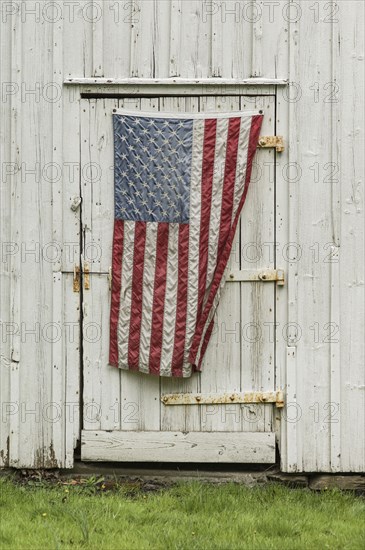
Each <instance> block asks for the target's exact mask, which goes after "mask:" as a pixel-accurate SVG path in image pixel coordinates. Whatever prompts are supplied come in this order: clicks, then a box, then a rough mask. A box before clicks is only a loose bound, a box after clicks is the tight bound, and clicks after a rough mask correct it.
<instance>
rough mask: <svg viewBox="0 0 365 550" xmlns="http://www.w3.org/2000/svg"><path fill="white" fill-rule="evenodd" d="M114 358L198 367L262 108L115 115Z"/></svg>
mask: <svg viewBox="0 0 365 550" xmlns="http://www.w3.org/2000/svg"><path fill="white" fill-rule="evenodd" d="M113 121H114V148H115V166H114V172H115V225H114V240H113V268H112V269H113V281H112V304H111V316H110V356H109V363H110V364H111V365H114V366H117V367H119V368H122V369H129V370H134V371H140V372H144V373H150V374H155V375H159V376H179V377H188V376H190V375H191V374H192V372H194V371H199V370H201V366H202V360H203V357H204V353H205V351H206V349H207V346H208V342H209V338H210V336H211V333H212V329H213V322H214V313H215V310H216V308H217V305H218V301H219V296H220V293H221V290H222V287H223V285H224V272H225V268H226V266H227V262H228V259H229V255H230V251H231V247H232V242H233V238H234V234H235V230H236V226H237V223H238V219H239V215H240V212H241V209H242V206H243V203H244V201H245V198H246V194H247V189H248V185H249V181H250V175H251V169H252V161H253V157H254V154H255V151H256V147H257V142H258V138H259V131H260V128H261V123H262V115H260V114H257V113H244V112H243V113H231V114H224V115H223V114H214V115H212V114H198V115H195V114H194V115H193V114H189V115H165V114H163V113H159V114H158V115H157V116H156V115H155V114H147V113H143V114H142V113H138V114H137V113H128V112H120V111H118V112H117V113H116V114H114V115H113Z"/></svg>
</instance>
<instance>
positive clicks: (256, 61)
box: [251, 0, 264, 76]
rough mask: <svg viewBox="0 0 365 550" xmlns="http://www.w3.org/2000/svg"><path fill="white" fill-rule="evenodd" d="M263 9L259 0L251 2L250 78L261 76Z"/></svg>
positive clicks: (262, 3) (262, 4)
mask: <svg viewBox="0 0 365 550" xmlns="http://www.w3.org/2000/svg"><path fill="white" fill-rule="evenodd" d="M263 7H264V2H262V1H261V0H254V2H252V15H251V17H252V19H251V20H252V70H251V75H252V76H262V62H263V49H262V38H263Z"/></svg>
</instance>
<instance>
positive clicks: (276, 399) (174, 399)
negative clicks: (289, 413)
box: [161, 390, 284, 408]
mask: <svg viewBox="0 0 365 550" xmlns="http://www.w3.org/2000/svg"><path fill="white" fill-rule="evenodd" d="M161 401H162V403H163V404H164V405H228V404H232V403H243V404H249V403H275V405H276V407H277V408H282V407H284V393H283V390H277V391H268V392H263V391H251V392H227V393H210V394H203V393H167V394H165V395H162V396H161Z"/></svg>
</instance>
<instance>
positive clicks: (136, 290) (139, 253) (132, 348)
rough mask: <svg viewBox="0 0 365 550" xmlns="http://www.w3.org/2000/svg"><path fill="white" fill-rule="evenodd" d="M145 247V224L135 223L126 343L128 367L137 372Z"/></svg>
mask: <svg viewBox="0 0 365 550" xmlns="http://www.w3.org/2000/svg"><path fill="white" fill-rule="evenodd" d="M145 246H146V222H136V224H135V233H134V253H133V278H132V301H131V317H130V325H129V342H128V366H129V368H130V369H133V370H138V367H139V343H140V339H141V322H142V299H143V268H144V253H145Z"/></svg>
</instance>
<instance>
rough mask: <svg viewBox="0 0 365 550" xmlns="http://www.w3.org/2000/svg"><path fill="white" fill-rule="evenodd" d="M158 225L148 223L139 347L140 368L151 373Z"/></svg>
mask: <svg viewBox="0 0 365 550" xmlns="http://www.w3.org/2000/svg"><path fill="white" fill-rule="evenodd" d="M157 231H158V224H157V223H154V222H147V223H146V245H145V253H144V270H143V297H142V319H141V339H140V345H139V366H138V369H139V370H140V371H141V372H145V373H148V372H149V359H150V343H151V327H152V309H153V290H154V286H155V269H156V243H157Z"/></svg>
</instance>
